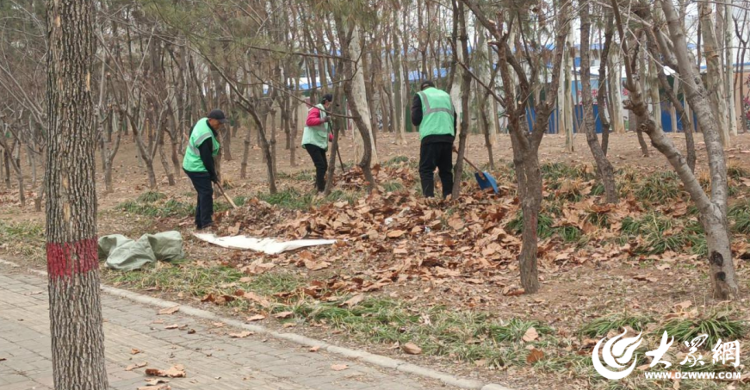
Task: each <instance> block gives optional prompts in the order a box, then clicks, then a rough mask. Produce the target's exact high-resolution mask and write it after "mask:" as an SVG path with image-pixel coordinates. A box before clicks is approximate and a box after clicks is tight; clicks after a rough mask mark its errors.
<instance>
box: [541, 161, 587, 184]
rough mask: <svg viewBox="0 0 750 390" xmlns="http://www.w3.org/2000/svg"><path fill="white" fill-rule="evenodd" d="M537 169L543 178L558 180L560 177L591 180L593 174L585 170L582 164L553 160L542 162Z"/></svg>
mask: <svg viewBox="0 0 750 390" xmlns="http://www.w3.org/2000/svg"><path fill="white" fill-rule="evenodd" d="M539 169H540V170H541V172H542V178H543V179H544V180H551V181H558V180H560V179H570V180H572V179H582V180H584V181H586V180H591V179H592V178H593V176H592V175H591V173H589V172H587V171H586V169H585V167H584V166H572V165H569V164H565V163H561V162H555V163H547V164H542V166H541V167H539Z"/></svg>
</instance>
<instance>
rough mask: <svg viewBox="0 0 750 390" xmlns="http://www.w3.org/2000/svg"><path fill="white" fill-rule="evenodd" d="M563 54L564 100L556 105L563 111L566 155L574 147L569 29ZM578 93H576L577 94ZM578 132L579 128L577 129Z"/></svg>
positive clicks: (573, 105) (571, 57) (572, 55)
mask: <svg viewBox="0 0 750 390" xmlns="http://www.w3.org/2000/svg"><path fill="white" fill-rule="evenodd" d="M563 50H564V51H565V52H564V53H563V58H564V60H563V61H564V64H565V65H564V66H565V68H564V70H563V71H564V72H565V73H564V74H565V84H564V85H563V88H562V90H563V93H562V95H563V96H564V99H565V100H563V101H562V102H560V103H558V106H559V107H562V110H563V118H565V119H564V131H565V151H566V152H568V153H572V152H574V151H575V145H574V143H573V142H574V140H573V121H574V120H575V115H576V112H575V104H574V103H573V88H572V87H573V75H572V73H571V72H573V70H572V68H573V59H574V57H575V55H574V54H573V30H572V29H571V30H570V32H569V33H568V37H567V38H566V40H565V47H564V49H563ZM577 89H578V86H577V85H576V90H577ZM577 92H578V91H576V93H577ZM578 130H580V128H579V129H578Z"/></svg>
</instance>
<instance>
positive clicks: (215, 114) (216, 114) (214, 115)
mask: <svg viewBox="0 0 750 390" xmlns="http://www.w3.org/2000/svg"><path fill="white" fill-rule="evenodd" d="M208 119H216V120H217V121H219V122H221V123H227V117H226V116H225V115H224V111H221V110H212V111H211V112H209V113H208Z"/></svg>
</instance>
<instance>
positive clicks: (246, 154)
mask: <svg viewBox="0 0 750 390" xmlns="http://www.w3.org/2000/svg"><path fill="white" fill-rule="evenodd" d="M250 128H251V125H250V123H248V124H247V128H246V129H245V140H244V141H243V143H244V146H243V149H242V164H240V179H247V160H248V159H249V158H250V146H251V144H252V141H251V140H252V136H253V134H252V131H250Z"/></svg>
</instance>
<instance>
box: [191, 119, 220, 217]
mask: <svg viewBox="0 0 750 390" xmlns="http://www.w3.org/2000/svg"><path fill="white" fill-rule="evenodd" d="M226 122H227V118H226V117H225V116H224V112H223V111H221V110H213V111H211V112H210V113H209V114H208V116H207V117H206V118H201V119H200V120H199V121H198V122H197V123H196V124H195V126H193V129H192V130H191V132H190V139H189V141H188V146H187V150H185V158H184V159H183V160H182V169H183V170H184V171H185V173H186V174H187V175H188V177H189V178H190V181H192V182H193V187H194V188H195V191H196V192H197V193H198V204H197V205H196V206H195V226H196V228H197V229H198V230H205V229H209V228H211V227H212V225H213V219H212V218H213V214H214V189H213V185H212V184H211V183H217V182H218V180H219V179H218V177H217V176H216V168H215V167H214V156H216V155H217V154H218V153H219V148H220V146H221V145H219V141H218V140H217V137H218V132H219V130H221V127H222V126H223V125H224V123H226Z"/></svg>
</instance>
